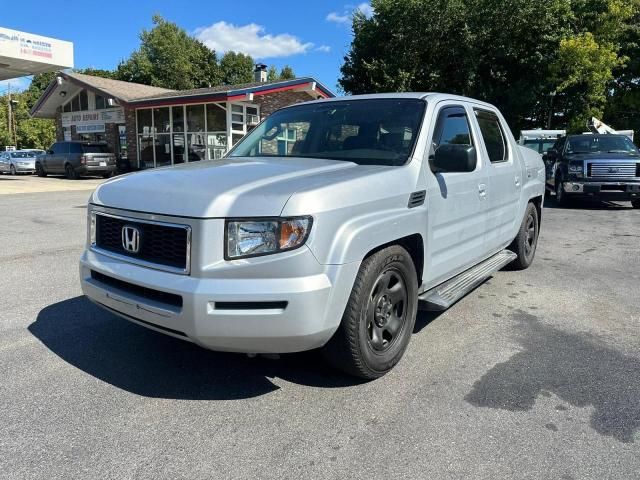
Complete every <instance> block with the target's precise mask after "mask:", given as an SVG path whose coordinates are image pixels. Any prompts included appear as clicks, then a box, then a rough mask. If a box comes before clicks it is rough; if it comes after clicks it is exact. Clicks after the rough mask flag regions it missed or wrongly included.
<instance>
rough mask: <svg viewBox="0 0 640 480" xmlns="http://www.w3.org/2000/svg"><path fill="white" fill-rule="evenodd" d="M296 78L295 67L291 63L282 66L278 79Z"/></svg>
mask: <svg viewBox="0 0 640 480" xmlns="http://www.w3.org/2000/svg"><path fill="white" fill-rule="evenodd" d="M294 78H296V74H295V73H294V72H293V68H291V67H290V66H289V65H285V66H284V67H282V70H280V75H279V76H278V80H293V79H294Z"/></svg>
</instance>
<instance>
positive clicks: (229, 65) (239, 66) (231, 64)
mask: <svg viewBox="0 0 640 480" xmlns="http://www.w3.org/2000/svg"><path fill="white" fill-rule="evenodd" d="M253 69H254V61H253V58H251V56H250V55H245V54H243V53H236V52H227V53H225V54H224V55H223V56H222V59H221V60H220V73H221V77H222V84H224V85H238V84H241V83H249V82H253V80H254V78H253Z"/></svg>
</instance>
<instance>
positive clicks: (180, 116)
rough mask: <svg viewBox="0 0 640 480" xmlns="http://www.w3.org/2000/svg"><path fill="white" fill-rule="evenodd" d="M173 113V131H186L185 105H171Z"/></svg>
mask: <svg viewBox="0 0 640 480" xmlns="http://www.w3.org/2000/svg"><path fill="white" fill-rule="evenodd" d="M171 111H172V113H173V131H174V132H184V107H183V106H182V105H180V106H179V107H171Z"/></svg>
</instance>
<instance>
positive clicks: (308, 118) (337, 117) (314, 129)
mask: <svg viewBox="0 0 640 480" xmlns="http://www.w3.org/2000/svg"><path fill="white" fill-rule="evenodd" d="M425 106H426V103H425V102H424V101H423V100H419V99H379V100H378V99H372V100H344V101H332V102H324V103H311V104H301V105H298V106H295V107H289V108H285V109H283V110H279V111H277V112H275V113H274V114H273V115H271V116H270V117H268V118H267V119H266V120H265V121H264V122H262V123H261V124H260V125H259V126H258V127H256V128H255V129H254V130H253V131H252V132H251V133H250V134H249V135H247V136H246V137H245V138H244V139H242V141H241V142H240V143H239V144H238V145H237V146H236V147H235V148H234V149H233V150H232V151H231V153H230V156H231V157H312V158H326V159H329V160H344V161H349V162H354V163H357V164H360V165H388V166H398V165H404V164H405V163H406V161H407V160H408V158H409V156H410V155H411V152H412V151H413V145H414V144H415V141H416V137H417V135H418V130H419V128H420V123H421V121H422V115H423V113H424V109H425Z"/></svg>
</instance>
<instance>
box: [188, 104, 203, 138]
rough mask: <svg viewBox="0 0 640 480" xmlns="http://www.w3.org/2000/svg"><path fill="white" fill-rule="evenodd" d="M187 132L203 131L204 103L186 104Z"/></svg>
mask: <svg viewBox="0 0 640 480" xmlns="http://www.w3.org/2000/svg"><path fill="white" fill-rule="evenodd" d="M187 132H204V105H187Z"/></svg>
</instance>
